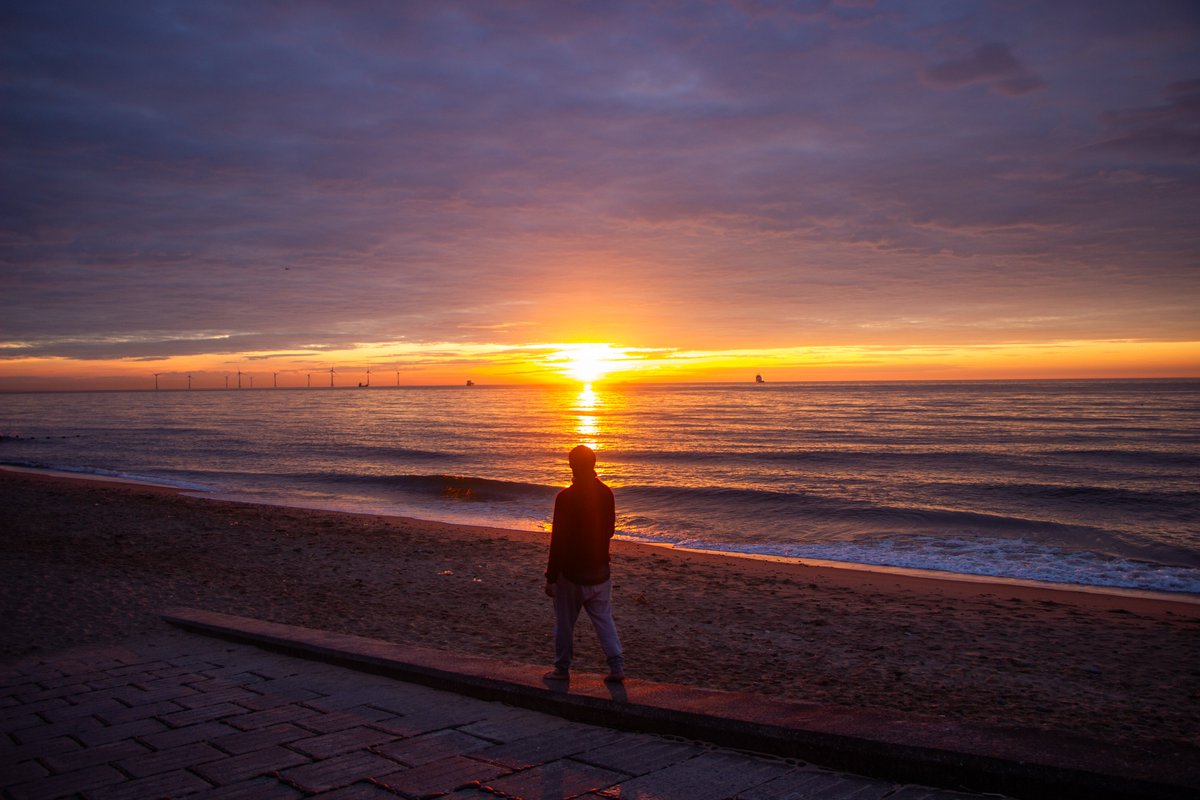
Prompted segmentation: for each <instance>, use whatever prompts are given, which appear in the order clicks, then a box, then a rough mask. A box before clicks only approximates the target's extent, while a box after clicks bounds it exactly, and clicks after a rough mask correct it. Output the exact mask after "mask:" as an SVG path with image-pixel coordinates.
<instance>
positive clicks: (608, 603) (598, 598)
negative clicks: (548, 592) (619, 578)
mask: <svg viewBox="0 0 1200 800" xmlns="http://www.w3.org/2000/svg"><path fill="white" fill-rule="evenodd" d="M581 589H582V591H581V592H580V594H582V595H583V597H582V600H583V607H584V608H585V609H587V612H588V617H589V618H590V619H591V620H592V627H593V628H595V629H596V638H597V639H599V640H600V649H601V650H603V651H604V658H605V660H606V661H607V662H608V671H609V674H610V675H612V676H617V675H624V674H625V657H624V655H623V654H622V652H621V638H620V637H619V636H618V635H617V626H616V623H614V622H613V617H612V581H605V582H604V583H601V584H598V585H596V586H583V587H581ZM576 613H578V612H576Z"/></svg>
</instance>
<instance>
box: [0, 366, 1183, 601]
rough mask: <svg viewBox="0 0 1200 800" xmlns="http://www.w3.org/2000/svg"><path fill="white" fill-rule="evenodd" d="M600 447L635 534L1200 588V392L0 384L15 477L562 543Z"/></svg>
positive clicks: (709, 544)
mask: <svg viewBox="0 0 1200 800" xmlns="http://www.w3.org/2000/svg"><path fill="white" fill-rule="evenodd" d="M580 443H584V444H587V445H589V446H591V447H593V448H594V449H595V450H596V451H597V454H598V456H599V464H598V471H599V473H600V475H601V477H602V478H603V479H604V480H605V481H606V482H607V483H608V484H609V485H611V486H612V487H613V489H614V491H615V493H616V497H617V506H618V521H617V527H618V536H620V537H622V538H627V539H633V540H638V541H644V542H651V543H657V544H664V545H670V546H674V547H679V548H696V549H703V550H712V551H719V552H724V553H728V554H731V555H751V556H767V557H784V558H797V559H811V560H820V561H834V562H844V563H848V564H855V565H875V566H888V567H899V568H912V569H919V570H935V571H939V572H945V573H955V574H959V575H981V576H991V577H998V578H1006V579H1018V580H1033V581H1049V582H1054V583H1067V584H1076V585H1083V586H1091V587H1124V588H1127V589H1141V590H1150V591H1155V592H1178V593H1189V594H1193V595H1200V380H1088V381H969V382H912V383H889V382H871V383H763V384H755V383H744V384H686V385H681V384H637V385H630V384H624V385H615V384H614V385H606V384H599V383H598V384H594V385H592V386H579V385H575V386H561V385H560V386H486V385H477V386H441V387H404V386H396V387H380V386H376V387H367V388H351V387H347V388H322V389H315V388H313V389H307V388H306V389H273V388H272V389H261V388H260V389H253V390H247V389H241V390H204V391H201V390H196V391H187V390H171V391H166V390H163V391H138V392H72V393H30V394H2V395H0V463H2V464H6V465H10V466H17V467H26V468H38V469H50V470H57V471H66V472H73V473H87V474H91V475H98V476H109V477H119V478H125V479H130V480H137V481H148V482H152V483H158V484H166V485H171V486H176V487H180V488H182V489H185V490H187V491H188V492H191V493H194V494H197V495H201V496H204V497H211V498H218V499H232V500H238V501H245V502H253V503H265V504H273V505H284V506H296V507H303V508H319V509H331V510H340V511H355V512H365V513H371V514H386V515H401V516H409V517H418V518H423V519H431V520H442V521H448V522H461V523H470V524H478V525H487V526H498V527H505V528H516V529H523V530H546V529H548V527H549V521H550V511H551V507H552V504H553V500H554V495H555V493H556V492H557V491H558V490H559V489H560V488H562V487H563V486H565V485H566V484H567V483H569V481H570V472H569V470H568V467H567V461H566V455H567V452H568V450H569V449H570V448H571V447H573V446H575V445H576V444H580Z"/></svg>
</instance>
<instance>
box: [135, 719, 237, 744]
mask: <svg viewBox="0 0 1200 800" xmlns="http://www.w3.org/2000/svg"><path fill="white" fill-rule="evenodd" d="M236 732H237V729H236V728H231V727H229V726H228V725H226V724H225V723H224V722H201V723H199V724H196V725H189V726H187V727H186V728H173V729H172V728H168V729H167V730H164V731H161V732H159V733H150V734H146V735H144V736H139V737H138V738H139V740H141V741H143V742H145V743H146V744H148V745H149V746H151V747H153V748H154V749H155V750H167V749H169V748H172V747H179V746H180V745H184V744H191V743H192V742H206V741H208V740H210V739H218V738H220V737H222V736H228V735H229V734H231V733H236Z"/></svg>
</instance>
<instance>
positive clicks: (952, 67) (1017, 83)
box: [923, 42, 1045, 96]
mask: <svg viewBox="0 0 1200 800" xmlns="http://www.w3.org/2000/svg"><path fill="white" fill-rule="evenodd" d="M923 75H924V77H925V80H927V81H928V82H929V83H931V84H933V85H934V86H943V87H957V86H966V85H968V84H973V83H988V84H991V85H992V87H993V88H994V89H995V90H996V91H998V92H1000V93H1002V94H1006V95H1010V96H1018V95H1023V94H1028V93H1030V92H1033V91H1036V90H1038V89H1040V88H1042V87H1043V86H1045V82H1044V81H1042V79H1041V78H1039V77H1037V76H1036V75H1034V74H1032V73H1031V72H1029V71H1028V70H1027V69H1026V68H1025V67H1024V66H1022V65H1021V63H1020V62H1018V61H1017V59H1016V58H1015V57H1014V56H1013V54H1012V51H1011V50H1009V48H1008V46H1007V45H1004V44H1000V43H999V42H989V43H987V44H981V45H979V46H978V47H976V48H975V49H974V50H973V51H972V52H971V53H970V54H969V55H966V56H963V57H960V58H955V59H950V60H948V61H942V62H940V63H937V64H933V65H932V66H929V67H927V68H926V69H925V71H924V73H923Z"/></svg>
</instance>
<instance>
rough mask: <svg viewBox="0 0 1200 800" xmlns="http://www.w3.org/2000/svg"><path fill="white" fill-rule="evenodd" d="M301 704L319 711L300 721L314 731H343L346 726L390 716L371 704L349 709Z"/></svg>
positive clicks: (354, 726) (358, 724)
mask: <svg viewBox="0 0 1200 800" xmlns="http://www.w3.org/2000/svg"><path fill="white" fill-rule="evenodd" d="M303 705H304V707H305V708H310V709H312V710H313V711H316V712H320V713H317V714H314V715H313V716H310V717H306V718H305V719H304V721H303V722H302V723H300V724H301V725H303V726H304V727H306V728H310V729H312V730H313V731H315V732H316V733H333V732H335V731H344V730H346V729H347V728H356V727H358V726H360V725H367V724H369V723H373V722H379V721H381V720H386V719H389V718H390V717H391V715H390V714H388V713H387V712H386V711H380V710H379V709H377V708H373V707H372V706H355V707H354V708H351V709H330V708H326V707H324V706H322V705H320V704H310V703H304V704H303Z"/></svg>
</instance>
